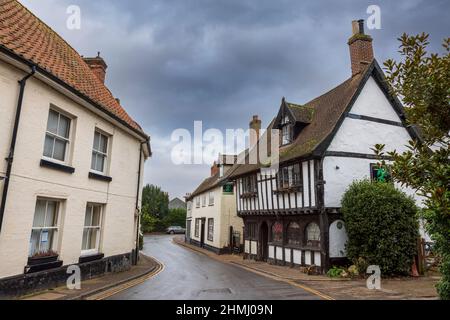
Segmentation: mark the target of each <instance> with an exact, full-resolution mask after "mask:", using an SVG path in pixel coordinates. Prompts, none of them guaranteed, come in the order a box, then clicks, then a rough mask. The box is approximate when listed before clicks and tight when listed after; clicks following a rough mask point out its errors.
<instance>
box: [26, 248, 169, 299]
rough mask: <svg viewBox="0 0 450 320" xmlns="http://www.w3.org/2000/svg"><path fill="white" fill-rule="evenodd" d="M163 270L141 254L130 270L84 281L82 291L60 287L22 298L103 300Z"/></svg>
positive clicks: (152, 260) (158, 264)
mask: <svg viewBox="0 0 450 320" xmlns="http://www.w3.org/2000/svg"><path fill="white" fill-rule="evenodd" d="M161 269H162V265H161V264H160V263H159V262H158V261H156V260H155V259H153V258H151V257H148V256H145V255H143V254H141V255H140V259H139V262H138V264H137V265H136V266H132V267H131V269H130V270H128V271H124V272H120V273H109V274H106V275H104V276H102V277H98V278H95V279H91V280H86V281H83V282H82V283H81V289H80V290H70V289H68V288H67V287H66V286H64V287H58V288H55V289H50V290H46V291H42V292H39V293H35V294H31V295H27V296H24V297H21V300H101V299H103V297H104V296H109V295H110V294H112V293H114V292H117V291H119V290H123V289H126V288H129V287H131V286H133V285H136V284H138V283H141V282H143V281H145V280H147V279H148V278H150V277H152V276H154V275H155V274H157V273H159V272H160V271H161Z"/></svg>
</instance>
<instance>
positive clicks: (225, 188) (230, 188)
mask: <svg viewBox="0 0 450 320" xmlns="http://www.w3.org/2000/svg"><path fill="white" fill-rule="evenodd" d="M233 190H234V186H233V184H232V183H227V184H224V185H223V193H226V194H233V193H234V192H233Z"/></svg>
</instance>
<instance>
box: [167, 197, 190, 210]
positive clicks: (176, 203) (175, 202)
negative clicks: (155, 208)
mask: <svg viewBox="0 0 450 320" xmlns="http://www.w3.org/2000/svg"><path fill="white" fill-rule="evenodd" d="M171 209H186V202H184V201H183V200H181V199H180V198H174V199H172V200H170V202H169V210H171Z"/></svg>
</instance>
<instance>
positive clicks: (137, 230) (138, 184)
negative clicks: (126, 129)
mask: <svg viewBox="0 0 450 320" xmlns="http://www.w3.org/2000/svg"><path fill="white" fill-rule="evenodd" d="M147 143H148V140H146V141H144V142H141V145H140V148H139V167H138V168H139V170H138V182H137V188H136V212H137V219H136V248H135V251H134V262H135V264H137V263H138V258H139V231H140V229H141V228H140V224H141V222H140V220H141V219H140V218H141V213H140V211H139V194H140V191H141V188H140V186H141V166H142V152H143V151H144V150H143V147H142V146H143V145H144V144H147Z"/></svg>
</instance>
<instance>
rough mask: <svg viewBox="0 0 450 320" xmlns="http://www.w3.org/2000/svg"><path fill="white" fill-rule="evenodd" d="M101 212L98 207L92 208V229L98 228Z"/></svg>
mask: <svg viewBox="0 0 450 320" xmlns="http://www.w3.org/2000/svg"><path fill="white" fill-rule="evenodd" d="M101 212H102V210H101V207H100V206H95V207H94V212H93V216H92V226H94V227H99V226H100V216H101Z"/></svg>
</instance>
